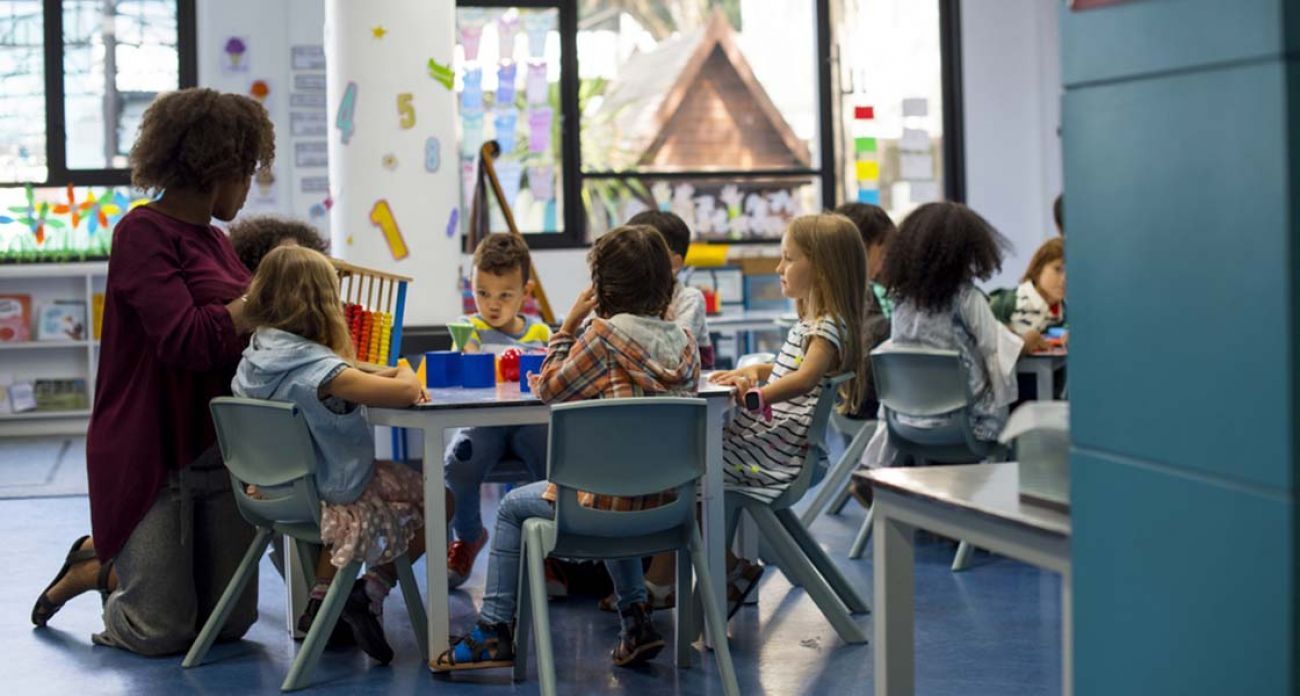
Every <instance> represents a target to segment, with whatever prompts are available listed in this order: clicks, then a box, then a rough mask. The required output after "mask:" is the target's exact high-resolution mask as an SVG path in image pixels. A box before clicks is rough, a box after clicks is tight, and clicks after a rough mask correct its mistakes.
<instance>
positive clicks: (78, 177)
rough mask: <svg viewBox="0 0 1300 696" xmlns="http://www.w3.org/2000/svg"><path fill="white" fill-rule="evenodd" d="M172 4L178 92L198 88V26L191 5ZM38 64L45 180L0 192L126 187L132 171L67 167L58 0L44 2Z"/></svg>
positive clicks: (9, 184) (11, 184)
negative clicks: (42, 98)
mask: <svg viewBox="0 0 1300 696" xmlns="http://www.w3.org/2000/svg"><path fill="white" fill-rule="evenodd" d="M175 1H176V55H177V61H178V66H177V67H178V71H177V79H178V84H177V88H178V89H184V88H186V87H194V86H196V85H198V53H197V43H198V25H197V18H196V14H195V12H196V10H195V0H175ZM41 11H42V21H43V23H44V32H43V33H44V37H45V38H44V43H45V45H44V46H43V47H42V49H43V54H44V57H43V61H44V65H45V170H46V174H45V180H44V181H6V182H0V187H5V188H15V187H25V186H32V187H35V188H57V187H61V186H67V185H73V186H129V185H130V184H131V170H130V169H127V168H125V167H124V168H120V169H71V168H69V167H68V132H67V122H66V115H67V112H66V109H65V96H64V93H63V90H64V83H63V70H64V63H63V54H64V46H63V0H43V1H42V3H41Z"/></svg>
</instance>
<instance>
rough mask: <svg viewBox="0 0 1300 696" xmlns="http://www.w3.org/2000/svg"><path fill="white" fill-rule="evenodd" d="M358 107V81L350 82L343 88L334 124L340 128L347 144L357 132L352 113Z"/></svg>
mask: <svg viewBox="0 0 1300 696" xmlns="http://www.w3.org/2000/svg"><path fill="white" fill-rule="evenodd" d="M356 107H357V83H355V82H349V83H348V86H347V87H346V88H345V89H344V90H343V98H342V99H340V100H339V111H338V115H337V116H336V117H335V119H334V126H335V127H336V128H338V129H339V132H340V133H341V134H342V136H343V138H342V139H343V144H344V145H347V144H348V143H349V142H350V141H351V140H352V134H353V133H354V132H356V124H354V123H353V122H352V114H353V112H354V111H355V110H356Z"/></svg>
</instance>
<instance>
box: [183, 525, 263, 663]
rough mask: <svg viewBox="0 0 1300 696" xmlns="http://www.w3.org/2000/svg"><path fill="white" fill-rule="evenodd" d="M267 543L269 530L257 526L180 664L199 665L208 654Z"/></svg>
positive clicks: (246, 584)
mask: <svg viewBox="0 0 1300 696" xmlns="http://www.w3.org/2000/svg"><path fill="white" fill-rule="evenodd" d="M269 543H271V530H269V529H266V528H265V527H258V528H257V533H256V534H255V535H254V536H253V543H251V544H249V545H248V550H247V551H245V552H244V559H243V560H242V561H240V562H239V568H238V569H236V570H235V575H234V577H232V578H230V582H229V583H227V584H226V590H225V591H224V592H222V593H221V599H220V600H218V601H217V606H216V607H214V608H213V609H212V613H211V614H210V615H209V616H208V620H207V621H205V622H204V623H203V629H202V630H201V631H199V636H198V638H195V639H194V644H193V645H191V646H190V651H189V652H188V653H186V654H185V660H184V661H183V662H181V666H182V667H195V666H198V665H199V664H202V662H203V657H204V656H205V655H207V654H208V648H211V647H212V641H214V640H216V639H217V634H218V633H220V632H221V629H222V628H223V627H224V626H225V625H226V619H228V618H229V617H230V612H231V611H232V610H234V608H235V602H236V601H238V599H239V596H240V595H242V594H243V593H244V588H245V587H247V586H248V579H249V578H250V577H252V575H253V570H254V569H256V568H257V564H258V562H259V561H260V560H261V559H262V554H264V553H266V545H267V544H269Z"/></svg>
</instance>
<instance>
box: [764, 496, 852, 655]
mask: <svg viewBox="0 0 1300 696" xmlns="http://www.w3.org/2000/svg"><path fill="white" fill-rule="evenodd" d="M749 511H750V513H751V515H752V516H753V518H754V521H755V522H757V523H758V528H759V530H761V531H762V533H763V538H764V539H766V540H767V542H768V543H769V544H771V545H772V548H774V549H775V550H776V552H777V554H778V555H779V556H780V557H781V559H782V560H784V561H786V562H787V565H788V567H785V566H783V567H782V570H784V571H786V575H794V576H796V577H799V578H800V579H801V580H802V583H801V584H802V585H803V587H804V590H805V591H807V592H808V596H809V597H812V600H813V602H814V603H815V604H816V605H817V608H818V609H820V610H821V612H822V615H823V616H825V617H826V619H827V620H828V621H830V622H831V626H832V627H834V628H835V632H836V633H838V634H839V636H840V639H841V640H843V641H844V642H845V643H865V642H867V636H866V634H865V633H863V632H862V628H861V627H859V626H858V625H857V623H855V622H854V621H853V617H852V615H850V614H849V609H848V607H846V606H845V605H844V603H843V602H841V601H840V598H839V597H838V596H836V594H835V591H834V590H833V589H831V586H830V585H829V584H828V583H827V582H826V580H825V579H824V578H822V576H821V574H819V573H818V572H817V569H816V568H815V567H813V564H812V562H811V561H809V560H808V557H807V556H805V555H804V553H803V551H802V550H800V549H799V547H798V545H797V544H796V543H795V541H794V539H791V538H790V534H789V533H788V532H786V530H785V527H783V526H781V523H780V522H779V521H778V520H777V519H776V514H775V513H773V512H772V510H771V509H769V508H767V507H759V506H753V507H750V508H749Z"/></svg>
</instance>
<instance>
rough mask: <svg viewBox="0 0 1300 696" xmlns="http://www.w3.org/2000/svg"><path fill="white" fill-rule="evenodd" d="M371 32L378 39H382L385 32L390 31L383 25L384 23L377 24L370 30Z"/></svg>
mask: <svg viewBox="0 0 1300 696" xmlns="http://www.w3.org/2000/svg"><path fill="white" fill-rule="evenodd" d="M370 33H371V35H373V36H374V37H375V38H376V39H382V38H384V34H387V33H388V30H387V29H385V28H384V27H383V25H375V26H374V27H373V28H372V29H371V30H370Z"/></svg>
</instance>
